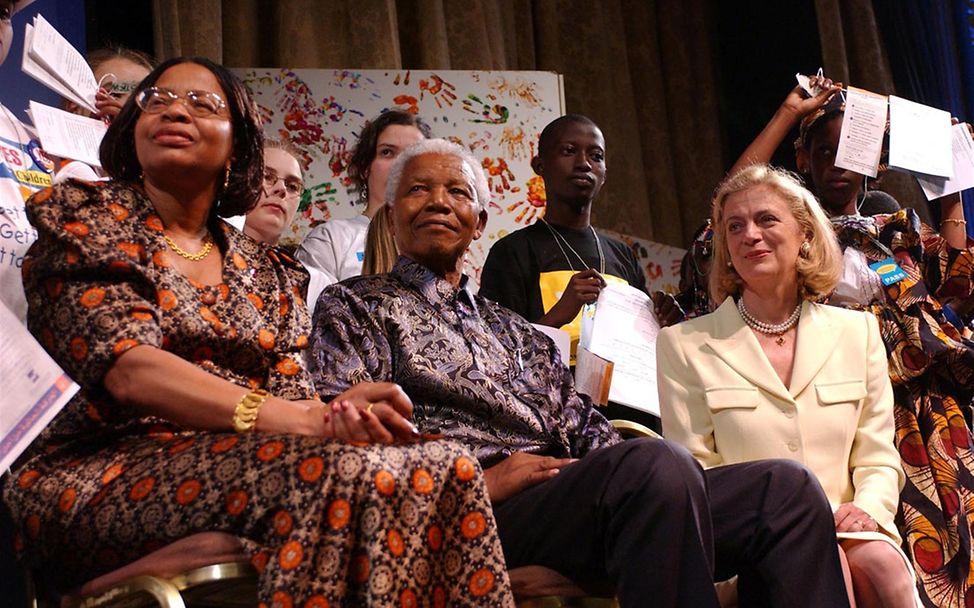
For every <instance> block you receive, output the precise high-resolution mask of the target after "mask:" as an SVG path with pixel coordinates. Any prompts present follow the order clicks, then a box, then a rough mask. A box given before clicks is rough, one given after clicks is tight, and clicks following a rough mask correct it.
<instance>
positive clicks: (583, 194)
mask: <svg viewBox="0 0 974 608" xmlns="http://www.w3.org/2000/svg"><path fill="white" fill-rule="evenodd" d="M531 167H532V168H533V169H534V172H535V173H537V174H538V175H540V176H541V177H542V178H543V179H544V185H545V197H546V199H547V204H546V210H545V216H544V218H542V219H540V220H538V221H537V222H535V223H534V224H533V225H531V226H528V227H527V228H523V229H521V230H518V231H516V232H513V233H511V234H509V235H507V236H506V237H504V238H502V239H501V240H499V241H497V242H496V243H495V244H494V245H493V246H492V247H491V248H490V253H489V254H488V256H487V260H486V262H484V268H483V271H482V272H481V277H480V295H482V296H483V297H485V298H488V299H490V300H494V301H495V302H497V303H499V304H501V305H502V306H505V307H507V308H509V309H511V310H513V311H514V312H516V313H518V314H520V315H521V316H522V317H524V318H526V319H527V320H528V321H531V322H532V323H538V324H541V325H548V326H551V327H558V328H561V329H563V330H565V331H567V332H568V334H569V336H570V337H571V354H572V356H571V361H572V363H573V364H574V361H575V349H576V347H577V344H578V336H579V329H580V326H581V309H582V306H584V305H585V304H590V303H593V302H595V301H596V300H597V299H598V297H599V292H600V291H601V290H602V287H604V286H605V285H606V283H607V282H612V281H614V282H619V283H628V284H629V285H632V286H633V287H635V288H637V289H639V290H641V291H643V292H646V275H645V274H643V271H642V268H640V266H639V262H638V261H637V260H636V256H635V255H634V254H633V252H632V250H631V249H630V248H629V247H628V246H626V245H625V244H624V243H622V242H621V241H618V240H616V239H613V238H609V237H607V236H605V235H602V234H598V233H596V231H595V229H594V228H593V227H592V224H591V215H592V204H593V203H594V201H595V198H596V197H597V196H598V194H599V191H600V190H601V189H602V185H603V184H604V183H605V139H604V137H603V135H602V131H601V129H599V127H598V125H596V124H595V123H594V122H593V121H592V120H591V119H589V118H588V117H586V116H582V115H580V114H568V115H566V116H562V117H561V118H557V119H555V120H554V121H552V122H551V123H549V124H548V126H546V127H545V128H544V130H543V131H542V132H541V137H540V138H539V140H538V155H537V156H535V157H534V158H533V159H531ZM660 304H661V305H662V304H663V300H660ZM661 313H662V314H663V315H665V314H670V313H671V311H670V310H669V307H665V310H664V309H660V310H657V315H660V314H661ZM612 413H618V414H621V415H623V416H624V417H626V418H632V419H637V420H638V421H640V422H642V423H643V424H649V425H651V426H652V427H654V428H657V429H658V428H659V424H658V419H656V418H655V417H652V416H648V415H641V413H639V412H636V411H635V410H630V409H628V408H626V409H625V410H621V411H619V412H612Z"/></svg>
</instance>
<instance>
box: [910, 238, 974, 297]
mask: <svg viewBox="0 0 974 608" xmlns="http://www.w3.org/2000/svg"><path fill="white" fill-rule="evenodd" d="M920 241H921V242H922V243H923V276H924V280H925V282H926V284H927V288H928V289H929V290H930V292H931V293H933V294H934V295H936V297H937V298H938V299H939V300H940V302H941V304H947V303H950V302H952V301H955V300H962V299H964V298H967V297H969V296H970V295H971V294H972V292H974V243H972V242H971V241H970V239H968V243H967V245H968V247H967V248H966V249H954V248H953V247H951V246H950V245H948V244H947V241H946V240H945V239H944V238H943V237H942V236H940V234H939V233H937V232H936V231H935V230H934V229H933V228H931V227H930V226H927V225H926V224H921V225H920Z"/></svg>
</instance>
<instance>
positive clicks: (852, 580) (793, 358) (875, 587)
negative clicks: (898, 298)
mask: <svg viewBox="0 0 974 608" xmlns="http://www.w3.org/2000/svg"><path fill="white" fill-rule="evenodd" d="M712 220H713V228H714V263H713V270H712V271H711V277H710V293H711V298H712V299H713V300H714V302H715V303H719V304H720V306H719V307H718V308H717V310H716V311H715V312H713V313H711V314H709V315H705V316H703V317H699V318H697V319H694V320H691V321H687V322H685V323H682V324H679V325H676V326H672V327H668V328H666V329H664V330H663V331H662V332H661V333H660V335H659V339H658V342H657V370H658V377H659V392H660V406H661V411H662V417H663V431H664V435H665V436H666V438H667V439H669V440H671V441H675V442H677V443H681V444H683V445H684V446H685V447H686V448H687V449H689V451H690V452H691V453H692V454H693V455H694V457H696V458H697V460H698V461H700V463H701V464H702V465H703V466H704V467H707V468H709V467H715V466H720V465H722V464H731V463H739V462H747V461H752V460H760V459H766V458H788V459H791V460H796V461H798V462H801V463H802V464H804V465H805V466H806V467H808V468H809V469H810V470H811V471H812V472H813V473H815V475H816V476H817V477H818V480H819V482H820V483H821V484H822V488H823V489H824V491H825V493H826V495H827V496H828V498H829V500H830V502H831V503H832V506H833V509H834V511H835V521H836V532H837V537H838V541H839V546H840V548H841V549H842V551H840V553H841V554H842V556H843V560H844V565H845V566H846V567H847V574H848V576H847V584H848V586H849V588H850V589H849V590H850V601H852V600H854V601H853V602H852V603H853V606H856V605H857V604H858V606H884V607H900V606H916V605H918V596H917V592H916V586H915V577H914V576H913V572H912V569H911V568H910V566H909V563H908V561H907V559H906V556H905V555H904V554H903V553H902V551H901V550H900V549H899V545H900V537H899V534H898V532H897V530H896V526H895V525H894V523H893V518H894V516H895V514H896V510H897V506H898V502H899V492H900V489H901V488H902V486H903V483H904V474H903V470H902V468H901V466H900V458H899V454H898V453H897V451H896V449H895V446H894V443H893V439H894V438H893V434H894V424H893V395H892V387H891V385H890V381H889V375H888V372H887V367H886V351H885V347H884V346H883V341H882V339H881V338H880V335H879V327H878V325H877V323H876V320H875V318H874V317H872V316H871V315H868V314H866V313H863V312H858V311H851V310H845V309H839V308H835V307H829V306H825V305H821V304H816V303H814V302H813V301H814V300H816V299H818V298H820V297H821V296H822V295H823V294H826V293H828V292H829V291H830V290H831V289H832V288H833V287H834V285H835V283H836V282H837V280H838V276H839V272H840V269H841V253H839V249H838V245H837V243H836V242H835V239H834V236H833V233H832V230H831V227H830V226H829V224H828V220H827V219H826V218H825V215H824V213H823V212H822V210H821V208H820V207H819V206H818V203H817V202H816V201H815V199H814V197H813V196H812V195H811V194H810V193H808V191H806V190H805V189H804V188H802V187H801V185H799V184H798V182H797V181H796V179H795V178H794V177H793V176H791V175H790V174H788V173H786V172H784V171H780V170H776V169H771V168H769V167H767V166H766V165H756V166H752V167H749V168H747V169H744V170H743V171H742V172H740V173H738V174H736V175H734V176H732V177H731V178H729V179H728V180H727V181H726V182H725V183H724V184H723V185H722V186H721V188H720V189H719V190H718V193H717V195H716V197H715V201H714V207H713V218H712ZM796 576H801V573H796Z"/></svg>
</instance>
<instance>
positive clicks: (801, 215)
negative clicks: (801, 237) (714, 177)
mask: <svg viewBox="0 0 974 608" xmlns="http://www.w3.org/2000/svg"><path fill="white" fill-rule="evenodd" d="M762 186H763V187H765V188H768V189H770V190H771V191H772V192H774V193H775V194H776V195H778V196H779V197H780V198H781V199H782V200H784V201H785V202H786V203H787V204H788V208H789V210H790V211H791V213H792V215H793V216H794V217H795V219H796V220H797V221H798V224H799V226H801V229H802V232H803V233H804V234H805V240H806V241H807V242H808V245H809V247H808V248H807V253H802V254H800V255H799V257H798V260H797V261H796V263H795V267H796V270H797V271H798V290H799V296H800V297H801V298H802V299H805V300H812V301H815V300H821V299H823V298H824V297H826V296H827V295H828V294H829V293H831V291H832V290H833V289H834V288H835V285H836V284H837V283H838V282H839V276H840V275H841V273H842V251H841V249H840V248H839V243H838V241H837V240H836V238H835V232H834V231H833V230H832V224H831V223H830V222H829V219H828V217H827V216H826V215H825V212H824V211H823V210H822V207H821V205H819V203H818V201H817V200H816V199H815V197H814V196H813V195H812V193H811V192H809V191H808V190H806V189H805V188H804V187H803V186H802V185H801V182H800V181H799V179H798V177H797V176H796V175H795V174H793V173H791V172H789V171H785V170H784V169H778V168H776V167H771V166H769V165H764V164H758V165H751V166H750V167H746V168H744V169H742V170H741V171H739V172H738V173H736V174H734V175H732V176H730V177H728V178H727V179H725V180H724V181H723V182H722V183H721V184H720V186H718V188H717V194H715V195H714V201H713V206H712V209H711V222H712V226H713V230H714V245H713V251H714V257H713V264H712V265H711V269H710V285H709V286H710V297H711V299H712V300H713V302H714V305H720V303H721V302H723V301H724V300H725V299H726V298H727V296H736V295H738V294H740V292H741V289H742V287H743V285H744V281H743V279H741V276H740V275H739V274H737V272H736V271H735V269H734V267H733V266H732V264H731V263H730V261H731V257H730V252H729V251H728V249H727V231H726V227H725V226H724V205H725V203H726V202H727V198H728V197H729V196H730V195H732V194H735V193H737V192H743V191H745V190H751V189H752V188H758V187H762Z"/></svg>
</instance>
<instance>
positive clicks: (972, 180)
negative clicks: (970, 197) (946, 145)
mask: <svg viewBox="0 0 974 608" xmlns="http://www.w3.org/2000/svg"><path fill="white" fill-rule="evenodd" d="M951 135H952V141H953V161H954V176H953V177H949V178H948V177H933V176H919V175H918V176H917V182H919V183H920V188H921V189H922V190H923V194H925V195H926V197H927V200H931V201H932V200H933V199H935V198H940V197H942V196H947V195H948V194H954V193H955V192H960V191H961V190H967V189H968V188H974V138H972V137H971V132H970V131H969V130H968V129H967V125H966V124H963V123H961V124H959V125H954V126H953V128H952V129H951Z"/></svg>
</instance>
